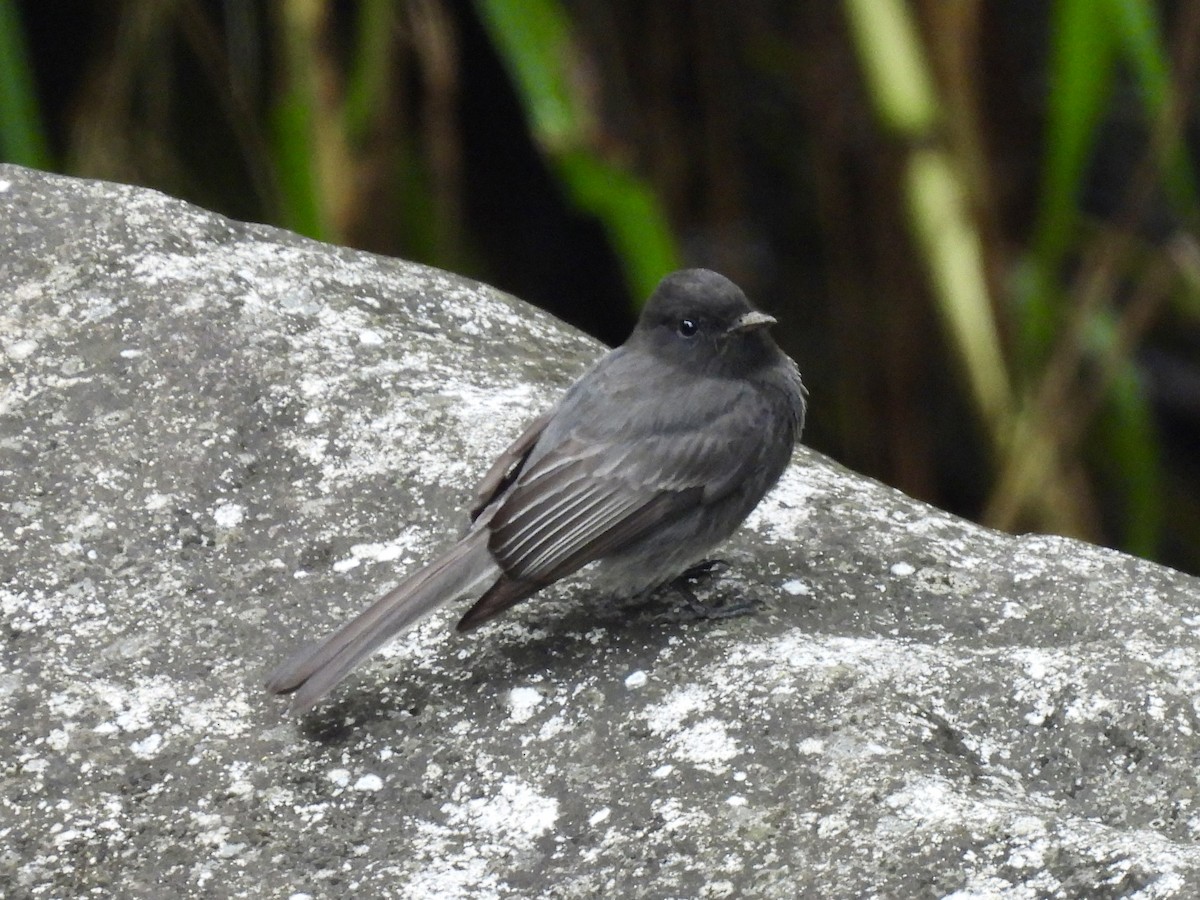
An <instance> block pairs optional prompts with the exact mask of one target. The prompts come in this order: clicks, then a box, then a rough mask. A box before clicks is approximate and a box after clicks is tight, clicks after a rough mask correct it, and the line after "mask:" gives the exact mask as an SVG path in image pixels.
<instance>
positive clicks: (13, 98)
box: [0, 0, 54, 169]
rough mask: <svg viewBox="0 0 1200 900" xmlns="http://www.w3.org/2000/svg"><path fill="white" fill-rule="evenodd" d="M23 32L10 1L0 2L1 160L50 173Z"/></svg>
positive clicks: (48, 153) (43, 131) (49, 160)
mask: <svg viewBox="0 0 1200 900" xmlns="http://www.w3.org/2000/svg"><path fill="white" fill-rule="evenodd" d="M23 34H24V32H23V31H22V28H21V22H20V19H19V17H18V14H17V8H16V4H15V3H13V2H12V0H0V158H2V159H4V160H5V161H7V162H13V163H18V164H20V165H22V166H29V167H31V168H34V169H52V168H53V167H54V164H53V162H52V161H51V159H50V151H49V150H48V149H47V143H46V136H45V130H44V129H43V127H42V121H41V114H40V112H39V110H38V100H37V93H36V91H35V90H34V84H33V74H32V72H31V71H30V68H29V57H28V55H27V54H26V52H25V41H24V37H23Z"/></svg>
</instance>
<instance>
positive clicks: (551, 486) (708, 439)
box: [488, 386, 778, 585]
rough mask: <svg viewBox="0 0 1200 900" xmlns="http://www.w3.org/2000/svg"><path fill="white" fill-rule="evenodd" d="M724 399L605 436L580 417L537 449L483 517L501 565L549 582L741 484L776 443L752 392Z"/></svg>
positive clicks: (764, 407) (515, 574)
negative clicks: (701, 410) (553, 442)
mask: <svg viewBox="0 0 1200 900" xmlns="http://www.w3.org/2000/svg"><path fill="white" fill-rule="evenodd" d="M710 399H712V398H710ZM724 400H725V401H726V402H723V403H719V404H717V403H709V404H706V405H705V408H706V409H707V410H708V414H707V415H700V416H681V417H679V418H678V419H676V420H674V421H672V420H671V419H672V417H671V416H670V415H668V416H666V417H665V418H664V419H663V420H661V421H652V422H648V423H647V425H646V427H645V428H644V429H643V433H640V434H637V433H635V434H628V433H625V434H619V435H609V436H606V437H605V436H600V435H597V434H596V430H595V429H593V428H589V427H588V426H587V425H586V424H585V425H582V426H581V427H580V428H579V429H578V433H576V434H572V435H568V436H567V437H566V438H565V439H563V440H561V441H560V442H559V443H558V444H557V446H555V447H554V448H552V449H550V450H549V451H547V452H546V453H544V455H542V456H540V457H538V458H537V459H536V461H534V462H533V463H532V465H529V466H528V467H527V468H526V469H525V471H523V472H522V473H521V474H520V476H519V478H517V480H516V483H515V484H514V486H513V487H512V488H511V490H510V492H509V493H508V495H507V496H505V497H504V499H503V500H502V501H501V503H500V505H499V507H498V509H497V510H496V513H495V515H494V516H493V517H492V519H491V521H490V523H489V525H488V527H489V529H490V531H491V537H490V539H489V542H488V547H489V549H490V550H491V552H492V555H493V557H495V559H496V561H497V562H498V563H499V564H500V567H501V569H502V570H503V571H504V572H505V574H506V575H507V576H508V577H510V578H512V579H516V580H520V581H523V582H530V583H537V584H539V585H544V584H548V583H549V582H551V581H554V580H556V579H558V578H562V577H564V576H565V575H568V574H570V573H571V572H573V571H575V570H576V569H578V568H580V567H581V566H584V565H586V564H587V563H589V562H591V561H592V560H595V559H599V558H601V557H603V556H606V555H608V554H611V553H615V552H619V551H620V550H621V549H622V548H623V547H625V546H627V545H628V544H630V543H632V542H634V541H636V540H637V539H638V538H640V537H642V536H643V535H645V534H647V533H649V532H650V531H652V530H653V529H655V528H656V527H657V526H659V525H661V524H663V523H664V522H667V521H669V520H671V519H674V518H675V517H677V516H679V515H682V514H683V513H685V512H686V511H688V510H691V509H694V508H696V507H697V506H699V505H702V504H707V503H712V502H714V501H715V500H717V499H719V498H720V497H722V496H724V495H725V494H726V493H728V492H729V491H731V490H733V489H734V488H736V487H737V486H738V485H740V484H741V483H742V481H743V479H745V478H746V477H747V475H748V474H749V473H750V471H751V470H752V469H753V468H754V467H756V466H760V465H763V464H764V459H763V454H764V453H765V452H767V448H770V447H772V446H775V445H777V444H778V441H776V440H773V439H772V437H773V436H772V435H771V434H770V431H771V429H772V428H773V427H775V426H774V425H773V423H772V419H771V415H770V408H769V406H768V403H767V401H766V398H764V397H762V396H761V395H760V394H759V393H758V392H757V391H755V390H753V389H752V388H749V387H744V386H743V387H739V388H737V389H736V390H734V391H730V392H728V396H726V397H725V398H724ZM685 423H686V424H685ZM600 430H601V431H602V430H603V428H602V426H601V428H600Z"/></svg>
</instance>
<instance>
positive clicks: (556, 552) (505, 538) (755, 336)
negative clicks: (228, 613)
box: [266, 269, 807, 713]
mask: <svg viewBox="0 0 1200 900" xmlns="http://www.w3.org/2000/svg"><path fill="white" fill-rule="evenodd" d="M774 324H776V320H775V319H774V318H773V317H772V316H770V315H767V314H766V313H763V312H761V311H759V310H758V309H756V308H754V306H752V305H751V303H750V301H749V300H748V299H747V297H746V295H745V293H744V292H743V291H742V290H741V289H740V288H739V287H738V286H737V285H736V284H734V283H733V282H732V281H730V280H729V279H728V278H726V277H725V276H723V275H721V274H719V273H717V272H714V271H711V270H708V269H684V270H681V271H678V272H674V273H672V274H670V275H667V276H666V277H665V278H663V279H662V280H661V281H660V282H659V284H658V286H657V287H656V288H655V290H654V291H653V293H652V294H651V295H650V297H649V299H648V300H647V301H646V303H645V305H644V307H643V309H642V312H641V315H640V316H639V318H638V321H637V324H636V325H635V327H634V329H633V331H632V332H631V334H630V336H629V337H628V339H627V340H626V341H625V342H624V343H623V344H621V345H620V346H619V347H617V348H615V349H613V350H611V351H609V352H608V353H607V354H606V355H604V356H603V357H602V358H601V359H600V360H599V361H598V362H597V363H596V364H595V365H593V366H592V367H591V368H590V369H589V370H588V371H587V372H585V373H584V374H583V375H582V376H581V377H580V378H579V380H578V381H576V382H575V383H574V384H572V385H571V386H570V387H569V388H568V389H567V391H566V392H565V393H564V395H563V396H562V398H561V399H560V400H559V402H558V403H557V405H556V406H554V407H553V408H552V409H551V410H549V411H548V412H545V413H543V414H541V415H539V416H538V417H537V418H536V419H534V420H533V421H532V423H530V424H529V425H528V426H527V427H526V428H525V430H524V431H523V432H522V433H521V434H520V436H519V437H517V438H516V440H514V441H513V443H512V445H511V446H509V447H508V449H507V450H505V451H504V452H503V453H502V454H500V456H499V457H498V458H497V459H496V461H495V462H494V464H493V465H492V466H491V468H490V469H489V470H488V471H487V473H486V474H485V475H484V476H483V478H482V480H481V481H480V483H479V486H478V488H477V490H476V496H475V500H474V503H473V504H472V506H471V508H470V510H469V520H470V524H469V526H468V527H467V530H466V532H465V534H464V535H463V536H462V538H461V539H459V540H458V541H457V542H456V543H454V544H453V545H452V546H450V547H449V548H448V549H446V550H445V551H444V552H442V553H441V554H440V555H438V556H437V557H436V558H434V559H433V560H432V561H431V562H429V563H428V564H427V565H425V566H423V567H421V568H419V569H417V570H416V571H415V572H413V573H412V574H410V575H408V576H407V577H405V578H404V579H403V580H401V581H400V583H399V584H398V585H397V586H396V587H394V588H393V589H392V590H390V591H389V592H388V593H387V594H385V595H384V596H383V597H381V598H380V599H379V600H377V601H375V602H374V603H373V604H372V605H371V606H369V607H368V608H367V609H365V610H364V611H363V612H362V613H361V614H359V615H358V616H357V617H355V618H354V619H352V620H351V621H350V622H348V623H347V624H346V625H344V626H343V627H342V628H340V629H339V630H337V631H335V632H334V633H332V634H331V635H329V636H328V637H326V638H325V639H324V640H322V641H320V642H319V643H317V644H316V645H315V646H305V647H302V648H300V649H299V650H297V651H296V652H295V653H293V654H292V655H291V656H290V657H288V658H287V659H286V660H285V661H284V662H283V663H282V664H281V665H279V666H278V668H276V669H275V670H274V671H273V672H272V673H271V674H270V675H269V676H268V678H267V682H266V689H267V690H268V691H269V692H271V693H273V694H291V706H290V709H291V711H292V712H293V713H302V712H305V711H307V710H309V709H311V708H313V707H314V706H315V705H317V704H318V703H319V702H320V701H321V700H322V698H324V697H325V696H326V695H327V694H328V693H329V692H330V690H332V688H333V687H334V686H335V685H337V684H338V683H339V682H340V681H341V680H342V679H343V678H345V677H346V676H347V675H348V674H349V673H350V672H351V670H353V669H354V668H355V667H356V666H358V665H359V663H361V662H362V661H363V660H364V659H366V658H367V657H368V656H370V655H371V654H372V653H374V651H375V650H377V649H378V648H379V647H380V646H382V645H383V644H385V643H386V642H387V641H389V640H390V639H391V638H393V637H394V636H396V635H397V634H399V633H401V632H403V631H404V630H405V629H407V628H408V627H410V626H411V625H412V624H414V623H415V622H416V621H418V620H419V619H421V618H423V617H424V616H425V615H427V614H428V613H430V612H432V611H433V610H434V609H436V608H438V607H440V606H442V605H443V604H446V603H451V602H456V601H462V600H470V601H472V603H471V606H470V607H469V608H468V609H467V610H466V612H465V613H464V614H463V615H462V618H461V619H460V620H459V622H458V625H457V630H458V631H466V630H468V629H472V628H475V627H477V626H479V625H481V624H482V623H484V622H486V621H488V620H489V619H492V618H493V617H495V616H497V615H499V614H500V613H502V612H504V611H505V610H507V609H509V608H510V607H512V606H513V605H515V604H517V603H519V602H521V601H522V600H524V599H526V598H528V597H530V596H531V595H533V594H535V593H537V592H538V591H539V590H541V589H542V588H545V587H546V586H548V585H550V584H553V583H554V582H556V581H559V580H560V579H563V578H566V577H568V576H571V575H574V574H575V573H577V572H578V571H579V570H580V569H582V568H584V567H585V566H588V565H589V564H590V563H595V565H594V566H592V567H591V568H589V569H588V572H587V573H585V574H587V575H588V577H589V579H590V581H589V583H590V584H591V585H592V586H593V587H597V588H602V589H604V590H607V591H611V592H613V593H618V594H620V593H625V594H627V595H630V596H636V595H639V594H644V593H647V592H650V591H654V590H657V589H659V588H661V587H663V586H664V585H667V584H669V583H670V582H672V581H673V580H674V579H676V578H677V577H678V576H680V575H681V574H682V573H684V572H685V571H687V570H689V569H691V568H692V567H693V566H695V565H696V564H697V563H699V562H701V561H702V560H704V559H705V557H706V556H707V554H708V553H709V552H710V551H712V550H713V549H714V548H715V547H716V546H717V545H719V544H720V543H721V542H722V541H724V540H725V539H726V538H728V537H729V536H730V535H731V534H732V533H733V532H734V531H736V530H737V528H738V527H739V526H740V525H741V523H742V522H743V521H744V520H745V519H746V517H747V516H748V515H749V514H750V512H751V511H752V510H753V509H754V507H755V506H757V505H758V503H759V501H760V500H762V498H763V497H764V496H765V495H766V493H767V491H768V490H770V488H771V487H772V486H773V485H774V484H775V483H776V482H777V481H778V480H779V478H780V476H781V475H782V474H783V472H784V470H785V469H786V467H787V465H788V463H789V461H790V459H791V456H792V452H793V449H794V447H795V445H796V443H797V442H798V441H799V439H800V435H801V432H802V431H803V429H804V421H805V415H806V411H807V402H806V396H807V390H806V389H805V387H804V384H803V382H802V381H801V377H800V371H799V368H798V367H797V365H796V363H795V362H794V361H793V360H792V359H791V358H790V357H788V356H787V355H786V354H785V353H784V352H783V351H782V350H780V348H779V347H778V345H777V344H776V343H775V341H774V340H773V338H772V337H771V335H770V333H769V328H770V326H772V325H774Z"/></svg>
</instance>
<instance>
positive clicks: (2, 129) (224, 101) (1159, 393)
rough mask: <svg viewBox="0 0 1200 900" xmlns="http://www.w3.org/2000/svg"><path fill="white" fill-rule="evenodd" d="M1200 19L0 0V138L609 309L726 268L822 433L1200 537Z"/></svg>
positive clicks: (64, 160)
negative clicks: (781, 350) (770, 314)
mask: <svg viewBox="0 0 1200 900" xmlns="http://www.w3.org/2000/svg"><path fill="white" fill-rule="evenodd" d="M68 13H69V14H68ZM1198 53H1200V4H1196V3H1177V2H1152V0H1051V2H1045V0H1006V2H1003V3H1000V2H995V0H993V2H984V0H956V2H953V3H948V2H944V0H843V2H841V3H824V2H816V0H812V2H807V3H794V2H785V0H749V2H746V3H739V4H682V5H681V4H670V3H664V2H661V0H651V2H648V3H639V4H631V3H616V4H613V3H609V2H605V0H476V2H474V3H467V2H461V0H460V2H453V0H386V2H385V0H362V2H359V3H354V4H348V3H334V2H330V0H279V2H275V3H265V2H257V3H253V2H246V3H225V4H217V3H211V2H201V0H123V2H111V0H93V2H85V0H75V2H72V3H53V4H44V3H35V2H32V0H27V2H15V0H0V157H2V158H4V159H5V160H8V161H14V162H19V163H22V164H25V165H31V166H36V167H41V168H51V169H57V170H60V171H64V172H68V173H71V174H78V175H84V176H88V177H100V178H107V179H112V180H118V181H127V182H133V183H140V184H145V185H149V186H153V187H157V188H160V189H162V190H166V191H168V192H170V193H173V194H176V195H178V196H182V197H186V198H188V199H191V200H193V201H195V202H197V203H200V204H202V205H204V206H207V207H209V208H213V209H217V210H219V211H222V212H224V213H226V214H228V215H231V216H235V217H238V218H243V219H251V220H260V221H268V222H272V223H275V224H279V225H282V226H284V227H287V228H291V229H295V230H297V231H300V232H303V233H305V234H308V235H311V236H313V237H317V238H320V239H323V240H329V241H334V242H337V243H343V244H350V245H353V246H358V247H362V248H365V249H369V250H374V251H378V252H385V253H389V254H393V255H397V256H403V257H406V258H409V259H414V260H419V261H422V262H427V263H430V264H433V265H437V266H441V267H443V268H448V269H452V270H455V271H458V272H462V273H464V274H467V275H472V276H475V277H478V278H481V279H484V280H487V281H490V282H492V283H494V284H497V285H499V286H501V287H503V288H505V289H508V290H511V291H513V292H514V293H517V294H518V295H520V296H523V297H525V298H526V299H529V300H531V301H533V302H536V303H539V304H540V305H542V306H544V307H546V308H548V309H550V310H552V311H553V312H555V313H556V314H558V315H560V316H562V317H564V318H566V319H567V320H568V321H571V322H574V323H575V324H577V325H579V326H580V327H583V328H585V329H587V330H589V331H591V332H592V333H594V334H596V335H598V336H600V337H601V338H602V339H604V340H607V341H609V342H615V341H619V340H621V339H622V338H623V337H624V334H625V332H626V331H627V329H628V327H629V326H630V324H631V322H632V317H633V316H634V315H635V313H636V307H637V305H638V304H639V303H640V301H641V300H642V299H643V298H644V297H645V295H646V293H648V291H649V290H650V288H651V287H652V286H653V284H654V283H655V281H656V280H657V279H658V277H659V276H660V275H661V274H662V273H663V272H665V271H668V270H670V269H672V268H676V267H678V266H680V265H684V264H688V265H707V266H710V267H712V268H716V269H720V270H722V271H724V272H726V273H727V274H729V275H730V276H731V277H733V278H735V280H738V281H739V282H741V283H742V284H743V285H744V286H745V287H746V288H747V290H748V292H749V293H750V294H751V296H752V297H754V298H755V299H756V300H757V301H758V302H759V303H760V304H761V305H763V306H766V307H768V308H770V309H772V310H773V311H775V312H777V313H778V314H779V315H780V317H781V319H782V320H783V326H782V328H781V332H780V336H781V341H782V343H784V344H785V346H786V348H787V349H788V350H789V351H790V352H791V353H792V354H793V355H794V356H795V357H796V358H797V359H798V360H799V361H800V363H801V368H802V370H803V371H804V373H805V378H806V381H807V382H808V383H809V385H810V387H811V389H812V416H811V428H810V431H809V434H808V436H807V442H808V443H810V444H811V445H813V446H815V447H817V448H818V449H822V450H824V451H826V452H829V453H831V454H832V455H833V456H835V457H837V458H839V459H841V460H842V461H843V462H845V463H846V464H848V465H850V466H851V467H853V468H856V469H859V470H861V471H864V472H867V473H869V474H872V475H875V476H876V477H879V478H881V479H883V480H885V481H888V482H890V483H892V484H895V485H897V486H898V487H901V488H902V489H904V490H906V491H908V492H909V493H912V494H914V495H916V496H919V497H922V498H924V499H927V500H929V501H931V502H933V503H936V504H938V505H940V506H943V507H947V508H950V509H952V510H955V511H957V512H959V513H962V514H964V515H968V516H972V517H974V518H977V519H979V520H981V521H984V522H986V523H989V524H992V525H995V526H998V527H1001V528H1006V529H1012V530H1028V529H1036V530H1050V531H1056V532H1060V533H1065V534H1071V535H1077V536H1080V537H1084V538H1087V539H1091V540H1095V541H1099V542H1103V543H1108V544H1110V545H1113V546H1118V547H1122V548H1124V549H1127V550H1130V551H1132V552H1135V553H1138V554H1142V555H1145V556H1150V557H1153V558H1157V559H1161V560H1165V561H1167V562H1169V563H1171V564H1174V565H1177V566H1179V567H1182V568H1186V569H1188V570H1191V571H1193V572H1197V571H1200V453H1198V451H1197V448H1198V446H1200V444H1198V442H1200V352H1198V351H1200V252H1198V251H1197V246H1196V242H1195V239H1194V237H1193V235H1194V233H1195V226H1196V218H1197V212H1198V206H1197V203H1198V199H1197V198H1198V192H1197V180H1196V171H1195V164H1194V154H1193V153H1192V152H1191V150H1190V147H1191V145H1192V143H1193V140H1192V139H1193V138H1194V137H1195V127H1194V123H1195V121H1196V111H1195V110H1194V109H1193V104H1192V100H1193V97H1194V93H1195V88H1194V86H1195V85H1196V84H1198V83H1200V82H1198V81H1197V67H1198V65H1200V56H1198Z"/></svg>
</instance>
